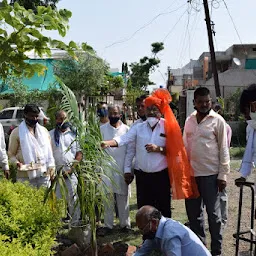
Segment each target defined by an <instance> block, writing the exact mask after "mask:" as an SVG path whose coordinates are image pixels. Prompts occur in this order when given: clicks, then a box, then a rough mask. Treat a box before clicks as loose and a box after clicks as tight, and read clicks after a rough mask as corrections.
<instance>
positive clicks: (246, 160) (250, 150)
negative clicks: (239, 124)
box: [236, 84, 256, 183]
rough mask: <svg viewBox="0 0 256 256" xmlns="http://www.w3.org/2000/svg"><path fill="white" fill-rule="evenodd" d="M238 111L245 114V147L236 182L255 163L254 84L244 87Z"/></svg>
mask: <svg viewBox="0 0 256 256" xmlns="http://www.w3.org/2000/svg"><path fill="white" fill-rule="evenodd" d="M240 111H241V113H242V114H243V115H244V116H245V119H246V122H247V124H248V125H247V127H246V140H247V143H246V148H245V152H244V156H243V160H242V164H241V166H240V173H241V177H240V178H238V179H236V183H237V182H241V181H242V182H244V181H246V178H247V177H248V176H250V175H251V173H252V170H253V168H255V163H256V150H255V149H256V133H255V131H256V84H252V85H250V86H249V87H248V88H247V89H245V90H244V91H243V92H242V94H241V98H240Z"/></svg>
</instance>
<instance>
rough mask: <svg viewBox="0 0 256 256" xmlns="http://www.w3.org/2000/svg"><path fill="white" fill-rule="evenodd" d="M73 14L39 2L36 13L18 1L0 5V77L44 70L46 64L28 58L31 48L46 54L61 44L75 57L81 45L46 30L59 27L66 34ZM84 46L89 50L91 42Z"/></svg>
mask: <svg viewBox="0 0 256 256" xmlns="http://www.w3.org/2000/svg"><path fill="white" fill-rule="evenodd" d="M71 15H72V13H71V12H70V11H68V10H66V9H63V10H53V9H52V8H51V7H50V6H48V7H44V6H38V7H37V13H34V12H33V11H32V10H26V9H25V8H24V7H22V6H20V5H19V4H18V3H14V5H13V6H11V5H9V4H8V2H7V0H3V1H2V3H1V8H0V77H1V78H4V79H6V78H8V77H9V76H11V75H14V76H26V77H32V76H33V75H34V74H35V72H36V73H38V74H43V73H44V71H45V69H46V68H45V66H43V65H41V64H29V63H28V62H27V60H28V59H29V58H28V56H27V52H29V51H32V50H33V51H34V52H35V54H37V55H38V56H40V57H43V56H45V55H48V56H51V48H58V49H62V50H65V51H67V52H68V53H69V54H70V55H71V56H72V57H75V50H76V49H77V48H78V47H77V45H76V44H75V43H74V42H73V41H71V42H70V43H69V44H65V43H64V42H62V41H60V40H54V39H52V38H50V37H47V36H45V35H44V34H43V32H44V31H46V30H57V31H58V32H59V34H60V35H61V36H62V37H64V36H65V35H66V32H67V30H68V28H69V26H68V21H69V18H70V17H71ZM82 48H84V49H85V50H87V45H86V44H83V45H82Z"/></svg>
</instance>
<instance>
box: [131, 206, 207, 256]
mask: <svg viewBox="0 0 256 256" xmlns="http://www.w3.org/2000/svg"><path fill="white" fill-rule="evenodd" d="M136 224H137V226H138V228H139V230H140V231H141V233H142V235H143V239H144V240H145V241H144V243H143V245H142V246H141V248H140V249H139V250H138V251H137V252H136V253H135V254H134V256H143V255H149V253H151V252H152V251H153V250H155V249H156V250H159V251H161V253H163V255H166V256H191V255H193V256H211V254H210V252H209V251H208V250H207V249H206V247H205V246H204V245H203V243H202V242H201V240H200V239H199V238H198V237H197V236H196V234H195V233H194V232H193V231H191V230H190V229H188V228H187V227H186V226H184V225H182V224H181V223H179V222H177V221H175V220H172V219H168V218H165V217H163V216H162V214H161V212H160V211H158V210H157V209H156V208H154V207H153V206H149V205H145V206H143V207H141V208H140V209H139V210H138V212H137V214H136Z"/></svg>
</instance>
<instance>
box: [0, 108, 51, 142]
mask: <svg viewBox="0 0 256 256" xmlns="http://www.w3.org/2000/svg"><path fill="white" fill-rule="evenodd" d="M23 115H24V108H22V107H10V108H5V109H3V110H1V111H0V123H1V124H2V125H3V128H4V133H5V139H6V141H8V137H9V136H10V134H11V131H12V130H13V129H14V128H15V127H17V126H18V125H19V124H20V123H21V122H22V120H23ZM48 122H49V118H48V117H47V116H46V115H45V113H44V111H43V108H41V107H40V114H39V123H40V124H41V125H46V124H47V123H48Z"/></svg>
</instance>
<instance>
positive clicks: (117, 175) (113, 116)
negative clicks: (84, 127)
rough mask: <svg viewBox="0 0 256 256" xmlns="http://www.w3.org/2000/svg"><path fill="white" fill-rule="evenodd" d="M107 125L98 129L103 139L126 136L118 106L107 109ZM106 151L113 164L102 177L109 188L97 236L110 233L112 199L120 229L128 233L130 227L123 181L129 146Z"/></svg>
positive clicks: (125, 126)
mask: <svg viewBox="0 0 256 256" xmlns="http://www.w3.org/2000/svg"><path fill="white" fill-rule="evenodd" d="M108 118H109V123H107V124H105V125H102V126H101V127H100V130H101V134H102V137H103V139H105V140H111V139H113V138H114V137H116V136H121V135H123V134H126V133H127V132H128V130H129V127H128V126H127V125H125V124H123V123H122V121H121V120H120V118H121V110H120V107H119V106H109V107H108ZM106 151H107V152H108V154H109V155H110V156H112V157H113V159H114V162H110V163H108V164H109V165H110V166H111V167H110V168H109V169H108V170H105V171H106V172H107V174H108V175H107V176H108V177H109V178H107V177H103V178H102V180H103V182H104V183H105V184H106V185H107V186H108V187H109V189H110V191H108V192H109V193H110V194H109V195H107V198H108V199H109V200H108V202H104V226H105V227H104V228H100V229H98V235H99V236H104V235H106V234H107V233H109V232H111V231H112V229H113V224H114V197H115V199H116V205H117V209H118V216H119V220H120V227H121V230H122V231H128V230H129V229H130V227H131V223H130V218H129V197H128V185H127V184H126V183H125V180H124V176H123V174H124V169H125V158H126V156H127V155H129V152H130V150H129V145H123V146H121V147H120V148H112V149H110V148H107V149H106Z"/></svg>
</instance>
